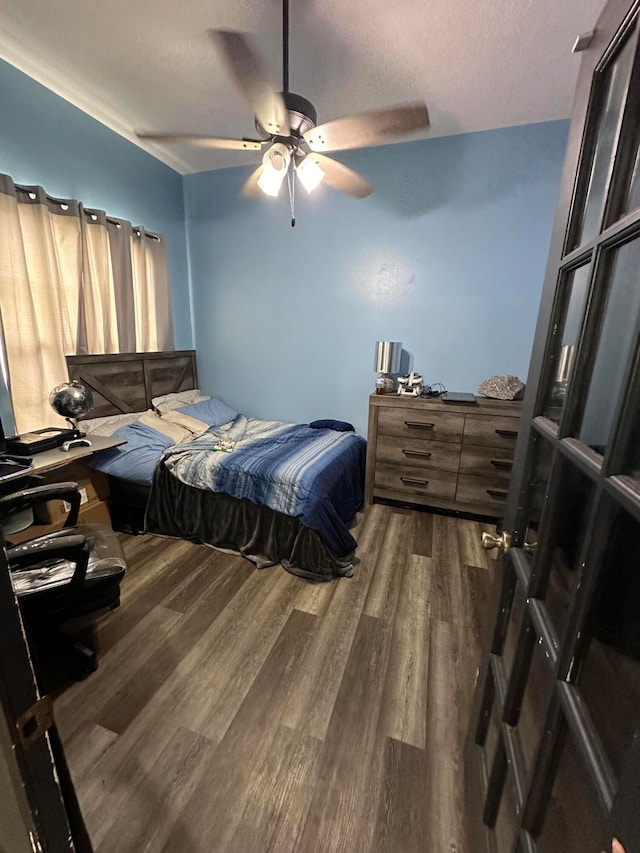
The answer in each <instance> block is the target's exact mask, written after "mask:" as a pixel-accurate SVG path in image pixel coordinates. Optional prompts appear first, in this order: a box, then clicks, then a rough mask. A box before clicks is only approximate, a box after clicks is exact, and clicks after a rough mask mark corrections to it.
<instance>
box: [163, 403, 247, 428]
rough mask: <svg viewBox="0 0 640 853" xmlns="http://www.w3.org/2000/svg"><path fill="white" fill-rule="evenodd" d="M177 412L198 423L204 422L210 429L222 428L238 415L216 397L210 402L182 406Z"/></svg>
mask: <svg viewBox="0 0 640 853" xmlns="http://www.w3.org/2000/svg"><path fill="white" fill-rule="evenodd" d="M177 411H179V412H182V413H183V414H185V415H190V416H191V417H192V418H197V419H198V420H199V421H204V423H205V424H209V426H210V427H219V426H222V424H226V423H228V422H229V421H232V420H233V419H234V418H235V417H236V415H237V414H238V413H237V412H236V410H235V409H232V408H231V406H227V404H226V403H223V402H222V400H220V399H218V397H211V399H210V400H202V401H201V402H200V403H191V405H190V406H184V407H183V408H182V409H178V410H177Z"/></svg>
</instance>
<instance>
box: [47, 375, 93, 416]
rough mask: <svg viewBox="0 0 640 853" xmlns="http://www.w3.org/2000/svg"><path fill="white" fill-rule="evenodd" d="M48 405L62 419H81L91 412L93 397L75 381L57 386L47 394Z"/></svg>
mask: <svg viewBox="0 0 640 853" xmlns="http://www.w3.org/2000/svg"><path fill="white" fill-rule="evenodd" d="M49 403H50V404H51V408H52V409H53V411H54V412H57V413H58V414H59V415H62V417H63V418H81V417H82V415H86V414H87V412H90V411H91V408H92V407H93V395H92V394H91V391H90V390H89V389H88V388H85V386H84V385H81V384H80V383H79V382H78V380H77V379H74V380H73V382H65V383H63V384H62V385H57V386H56V387H55V388H54V389H53V391H52V392H51V393H50V394H49Z"/></svg>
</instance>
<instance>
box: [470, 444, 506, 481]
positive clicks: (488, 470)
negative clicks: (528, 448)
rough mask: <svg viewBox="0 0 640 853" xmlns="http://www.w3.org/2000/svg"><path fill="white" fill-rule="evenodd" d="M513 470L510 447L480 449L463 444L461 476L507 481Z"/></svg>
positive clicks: (479, 447) (472, 445) (480, 447)
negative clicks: (475, 475) (486, 477)
mask: <svg viewBox="0 0 640 853" xmlns="http://www.w3.org/2000/svg"><path fill="white" fill-rule="evenodd" d="M512 468H513V450H512V449H511V448H510V447H482V446H478V445H475V444H464V445H463V446H462V453H461V454H460V473H461V474H484V475H486V476H488V477H491V478H493V479H495V480H496V481H497V480H506V481H507V482H508V481H509V478H510V477H511V469H512Z"/></svg>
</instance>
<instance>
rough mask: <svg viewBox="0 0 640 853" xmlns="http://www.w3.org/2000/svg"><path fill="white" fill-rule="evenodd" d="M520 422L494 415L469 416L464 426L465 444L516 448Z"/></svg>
mask: <svg viewBox="0 0 640 853" xmlns="http://www.w3.org/2000/svg"><path fill="white" fill-rule="evenodd" d="M517 436H518V421H517V420H516V418H501V417H494V416H493V415H471V416H470V415H467V418H466V421H465V425H464V439H463V441H464V444H482V445H489V446H490V447H508V448H511V449H512V450H513V449H515V446H516V438H517Z"/></svg>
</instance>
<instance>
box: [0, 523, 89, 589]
mask: <svg viewBox="0 0 640 853" xmlns="http://www.w3.org/2000/svg"><path fill="white" fill-rule="evenodd" d="M6 554H7V561H8V563H9V569H10V570H11V571H12V572H19V571H22V570H25V569H32V568H35V567H36V566H37V565H38V563H40V562H45V561H46V560H69V562H71V563H75V566H76V567H75V570H74V573H73V575H72V577H71V579H70V581H69V583H68V584H67V587H66V590H67V592H68V594H69V595H70V596H73V595H75V593H76V591H78V590H79V589H80V588H81V587H82V585H83V583H84V579H85V577H86V574H87V567H88V565H89V556H90V554H91V546H90V545H89V542H88V541H87V538H86V536H82V534H80V533H69V534H67V535H66V536H55V537H51V538H49V537H43V538H41V539H36V540H35V541H31V542H25V543H24V544H22V545H15V546H14V547H13V548H8V549H7V551H6Z"/></svg>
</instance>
